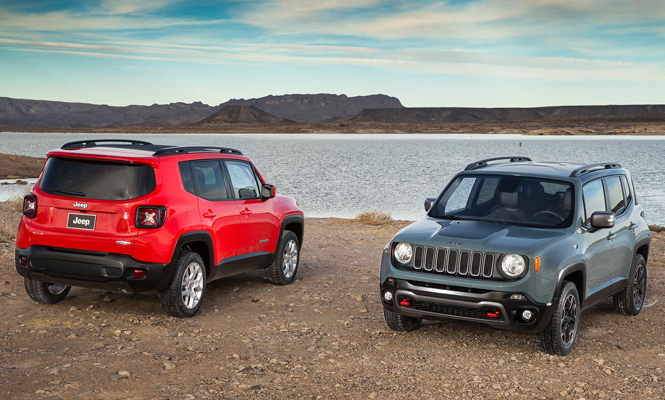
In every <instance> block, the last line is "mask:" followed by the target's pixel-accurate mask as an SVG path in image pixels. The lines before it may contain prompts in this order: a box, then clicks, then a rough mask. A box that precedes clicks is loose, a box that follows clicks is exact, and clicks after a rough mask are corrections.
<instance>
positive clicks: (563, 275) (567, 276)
mask: <svg viewBox="0 0 665 400" xmlns="http://www.w3.org/2000/svg"><path fill="white" fill-rule="evenodd" d="M566 281H568V282H572V283H573V284H574V285H575V287H576V288H577V293H578V294H579V296H580V303H581V305H583V304H584V299H585V298H586V265H585V264H584V263H583V262H581V261H579V262H576V263H574V264H571V265H568V266H567V267H564V268H562V269H561V271H559V277H558V279H557V285H556V290H555V292H554V293H555V298H554V299H552V303H554V301H555V299H558V298H559V295H560V294H561V289H562V288H563V283H564V282H566Z"/></svg>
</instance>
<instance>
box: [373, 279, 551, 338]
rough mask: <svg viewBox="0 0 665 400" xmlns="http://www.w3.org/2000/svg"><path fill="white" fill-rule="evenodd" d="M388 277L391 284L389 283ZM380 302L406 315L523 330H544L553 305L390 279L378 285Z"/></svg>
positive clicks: (385, 306)
mask: <svg viewBox="0 0 665 400" xmlns="http://www.w3.org/2000/svg"><path fill="white" fill-rule="evenodd" d="M391 279H392V283H389V281H390V280H391ZM463 290H464V291H463ZM385 292H390V293H391V294H392V300H391V301H389V302H388V301H386V300H385V298H384V293H385ZM513 294H521V295H523V296H524V297H525V299H524V300H513V299H510V296H511V295H513ZM381 303H382V304H383V307H384V308H386V309H387V310H390V311H392V312H395V313H398V314H401V315H404V316H408V317H414V318H420V319H433V320H447V319H457V320H464V321H472V322H479V323H483V324H487V325H490V326H493V327H495V328H500V329H509V330H515V331H524V332H540V331H542V330H543V329H545V327H546V326H547V323H548V322H549V320H550V317H551V316H552V311H553V308H554V307H553V306H552V305H549V306H548V305H547V304H540V303H536V302H534V301H532V300H531V299H530V298H529V297H528V296H526V295H524V294H523V293H514V292H513V293H507V292H498V291H488V290H477V289H475V290H473V289H464V288H459V287H450V286H446V285H437V284H432V283H427V282H419V281H411V280H402V279H393V278H390V279H386V280H385V281H384V282H383V283H382V284H381ZM524 310H530V311H531V312H532V313H534V314H535V316H533V317H532V319H531V320H528V321H527V320H524V319H523V318H522V312H523V311H524Z"/></svg>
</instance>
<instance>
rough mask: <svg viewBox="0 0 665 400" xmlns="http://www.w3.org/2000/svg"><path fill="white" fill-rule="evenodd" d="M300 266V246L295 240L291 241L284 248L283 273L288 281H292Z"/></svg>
mask: <svg viewBox="0 0 665 400" xmlns="http://www.w3.org/2000/svg"><path fill="white" fill-rule="evenodd" d="M297 265H298V245H297V244H296V241H295V240H289V241H288V243H286V246H284V254H283V256H282V273H283V274H284V277H285V278H286V279H290V278H291V277H292V276H293V274H295V272H296V266H297Z"/></svg>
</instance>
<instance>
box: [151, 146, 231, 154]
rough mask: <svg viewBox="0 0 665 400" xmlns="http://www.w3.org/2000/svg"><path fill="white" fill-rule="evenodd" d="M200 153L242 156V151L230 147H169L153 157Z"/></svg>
mask: <svg viewBox="0 0 665 400" xmlns="http://www.w3.org/2000/svg"><path fill="white" fill-rule="evenodd" d="M198 152H218V153H228V154H237V155H239V156H241V155H242V153H241V152H240V150H236V149H230V148H228V147H209V146H189V147H167V148H165V149H161V150H157V151H156V152H154V153H153V156H168V155H172V154H181V153H198Z"/></svg>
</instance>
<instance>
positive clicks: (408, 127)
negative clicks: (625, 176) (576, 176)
mask: <svg viewBox="0 0 665 400" xmlns="http://www.w3.org/2000/svg"><path fill="white" fill-rule="evenodd" d="M0 132H3V133H13V132H16V133H27V132H39V133H44V132H53V133H137V134H150V133H203V134H206V133H225V134H231V133H239V134H244V133H273V134H279V133H290V134H293V133H296V134H311V133H349V134H354V133H362V134H411V133H413V134H470V135H471V134H473V135H493V134H517V135H533V136H615V135H634V136H653V135H665V122H607V121H604V122H596V121H575V120H570V121H529V122H509V123H508V122H506V123H492V122H479V123H400V122H393V123H388V122H355V123H350V122H347V123H344V122H342V123H332V122H330V123H279V124H259V123H240V122H239V123H228V124H219V125H215V126H203V125H185V126H172V127H155V126H112V127H111V126H110V127H103V128H91V127H76V128H53V127H33V126H7V125H2V126H0Z"/></svg>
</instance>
